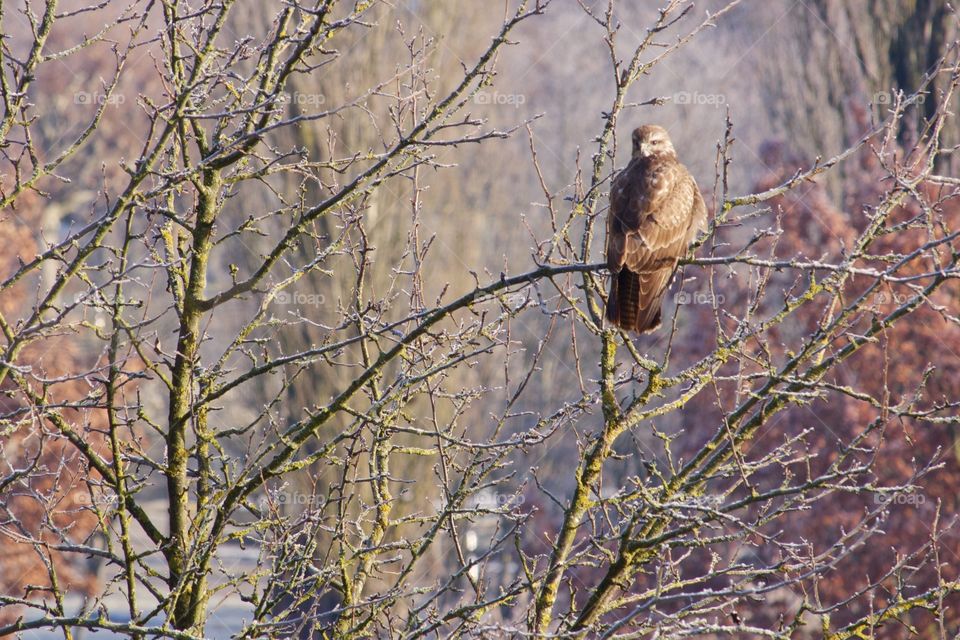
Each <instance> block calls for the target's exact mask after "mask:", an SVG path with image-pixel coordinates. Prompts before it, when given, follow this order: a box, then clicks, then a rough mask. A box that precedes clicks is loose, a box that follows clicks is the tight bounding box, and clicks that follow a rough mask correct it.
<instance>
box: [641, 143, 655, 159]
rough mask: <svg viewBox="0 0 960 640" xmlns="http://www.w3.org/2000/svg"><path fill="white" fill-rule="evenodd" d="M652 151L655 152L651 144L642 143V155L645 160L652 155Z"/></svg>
mask: <svg viewBox="0 0 960 640" xmlns="http://www.w3.org/2000/svg"><path fill="white" fill-rule="evenodd" d="M652 151H653V149H652V148H651V147H650V144H649V143H646V142H641V143H640V155H641V156H643V157H644V158H646V157H647V156H649V155H650V153H651V152H652Z"/></svg>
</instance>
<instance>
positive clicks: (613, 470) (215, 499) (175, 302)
mask: <svg viewBox="0 0 960 640" xmlns="http://www.w3.org/2000/svg"><path fill="white" fill-rule="evenodd" d="M64 4H65V6H61V4H60V3H58V2H57V1H56V0H46V2H45V3H42V4H38V3H37V2H35V1H29V2H27V1H24V2H22V3H14V4H13V5H12V6H11V5H10V4H0V24H2V25H3V31H2V32H3V33H4V34H5V35H4V36H3V39H2V47H0V55H2V61H3V69H2V73H0V96H2V100H3V107H4V109H3V118H2V121H0V141H2V142H0V151H2V154H3V157H2V167H3V169H2V182H0V201H2V204H3V210H4V218H3V221H2V225H3V227H2V228H0V237H2V238H4V241H5V244H6V245H7V246H8V247H9V249H8V251H7V252H6V253H5V254H4V259H3V263H2V272H0V332H2V340H0V348H2V355H0V384H2V390H3V394H4V395H3V402H2V405H0V411H2V415H0V420H2V422H0V450H2V453H3V456H2V463H0V464H2V470H0V549H2V554H3V557H2V559H0V571H2V574H0V587H2V593H0V607H2V613H0V636H5V635H8V634H19V635H22V636H23V637H31V634H32V635H33V637H46V636H44V635H42V634H56V635H58V636H63V637H65V638H72V637H74V636H75V635H76V636H79V635H80V634H81V633H82V632H84V631H93V632H97V633H102V634H106V635H110V634H112V635H114V636H118V637H131V638H147V637H151V638H153V637H157V638H176V639H180V640H188V639H194V638H203V637H238V638H261V637H277V638H281V637H282V638H287V637H299V638H324V637H331V638H333V637H337V638H345V637H357V638H359V637H398V638H416V637H538V638H539V637H604V638H628V637H629V638H639V637H649V638H680V637H772V638H800V637H811V638H812V637H825V638H832V639H836V640H840V639H845V638H857V637H902V634H903V633H908V632H909V633H910V634H912V635H915V636H918V637H928V638H947V637H949V633H950V632H951V630H955V629H956V628H957V627H956V625H957V624H958V623H960V616H958V615H957V613H956V606H957V604H958V598H957V593H958V591H960V581H958V580H960V577H958V573H957V567H958V566H960V561H958V559H957V557H956V555H955V554H957V553H958V549H960V545H958V537H957V532H956V513H955V507H956V504H955V500H956V497H955V496H954V497H953V498H952V500H954V502H953V503H950V502H944V501H943V500H950V499H951V498H949V497H948V496H945V497H944V498H943V500H940V501H938V500H937V499H935V497H936V496H939V495H940V494H939V493H938V492H937V490H936V487H935V486H933V485H934V484H935V483H936V482H946V480H944V478H952V480H951V481H953V482H955V481H956V477H957V476H956V467H957V459H958V457H960V456H957V455H955V453H954V451H953V450H952V448H951V447H950V446H949V442H952V438H953V436H952V434H953V431H952V429H954V428H955V426H956V424H957V423H958V422H960V418H958V407H960V390H958V389H957V386H956V382H955V381H956V379H957V378H956V377H955V376H956V374H957V371H956V369H957V368H960V367H958V363H957V359H956V357H953V358H951V357H950V355H951V354H952V355H953V356H955V355H956V354H954V353H953V351H954V350H960V287H958V282H957V281H958V274H960V271H958V260H960V243H958V234H960V231H958V230H957V228H958V225H960V180H958V179H957V178H956V177H953V176H950V175H943V174H942V173H940V168H942V167H944V166H954V165H951V164H950V162H949V160H950V159H951V158H952V157H953V156H954V155H955V154H956V149H955V148H953V147H950V146H948V145H947V144H945V143H944V142H943V140H944V138H943V133H944V131H945V128H946V127H951V126H954V125H953V121H952V118H953V114H952V113H951V111H950V109H949V106H950V104H951V102H953V103H954V104H955V96H956V92H957V87H958V84H960V55H958V48H957V45H956V44H955V43H950V44H944V46H943V47H942V51H941V50H938V57H937V59H936V60H935V61H933V63H932V66H929V65H928V68H925V69H924V72H923V73H922V74H919V75H916V74H914V75H912V76H910V74H905V76H904V77H907V76H909V77H913V78H915V79H917V82H918V84H917V86H913V87H906V89H909V90H908V91H899V92H892V93H891V94H890V96H891V98H890V100H888V101H887V103H886V104H885V105H884V109H883V111H882V114H881V115H882V117H880V118H872V119H870V118H867V119H865V120H864V123H865V124H864V127H863V128H864V131H863V133H862V135H861V137H860V138H859V139H857V140H855V141H854V142H853V143H852V144H850V145H849V146H847V148H845V149H844V150H842V151H841V152H840V153H839V154H837V155H834V156H833V157H829V158H827V157H819V158H816V159H810V160H804V159H803V158H802V156H800V155H795V154H799V153H800V151H803V149H802V148H801V149H798V150H795V151H794V152H793V153H792V152H791V149H789V148H785V147H783V145H780V146H777V145H771V146H768V147H766V148H765V150H764V163H765V165H766V167H767V169H768V170H769V171H768V173H769V175H766V176H764V178H763V181H761V184H760V185H759V189H757V190H755V192H753V193H747V194H746V195H737V194H736V192H734V190H733V188H732V186H731V185H732V184H734V181H733V178H732V171H733V169H734V167H735V166H736V164H735V163H734V159H735V157H734V151H735V150H736V149H737V147H736V146H735V145H734V124H736V123H735V122H734V121H733V119H732V118H731V117H730V116H729V115H728V116H727V118H726V121H725V126H726V134H725V136H724V137H723V139H721V140H719V141H718V142H717V143H716V145H715V146H714V144H713V143H712V142H709V143H708V142H705V141H704V143H703V144H705V145H708V146H709V147H710V153H711V155H715V167H716V170H715V175H714V176H698V180H699V182H700V184H701V186H702V187H703V192H704V195H705V196H709V194H710V193H711V191H710V188H709V186H708V185H709V184H710V180H709V178H710V177H713V178H714V180H713V185H712V187H713V189H712V198H711V197H708V198H707V199H708V200H712V202H708V208H709V209H710V210H711V212H712V216H711V223H710V230H709V232H708V233H707V234H706V235H705V236H704V237H702V238H700V240H699V242H698V245H697V246H696V247H695V251H694V252H693V253H691V255H690V256H689V257H687V258H686V259H684V260H682V261H681V265H682V267H681V274H680V276H679V277H678V278H677V279H676V282H675V283H674V285H673V287H674V289H673V290H674V295H673V296H672V299H671V296H670V295H668V296H667V299H668V302H667V303H666V304H665V307H664V314H665V315H664V326H663V328H661V329H660V331H659V333H658V334H656V335H654V336H649V337H637V336H634V335H631V334H626V333H623V332H621V331H619V330H617V329H616V328H614V327H611V326H609V325H608V324H606V323H605V322H604V319H603V307H604V297H605V295H606V294H605V292H606V289H607V288H606V283H605V278H606V277H607V274H606V271H605V267H604V263H603V262H602V261H601V254H602V249H603V233H602V228H603V220H604V218H605V215H606V208H607V206H608V191H609V186H610V183H611V180H612V177H613V176H614V175H615V174H616V172H617V170H618V169H620V168H622V166H623V165H624V164H625V163H626V160H627V159H628V156H629V145H627V147H626V149H623V148H621V145H619V144H618V142H620V141H623V140H626V139H627V136H629V132H630V131H631V130H632V129H633V127H634V126H635V125H636V124H639V123H640V122H641V121H652V120H656V118H657V113H658V112H657V109H658V108H660V107H662V106H663V104H664V103H665V102H666V100H665V99H664V98H663V97H659V96H651V95H647V94H645V93H644V91H645V89H644V80H645V78H646V77H648V76H649V75H650V74H651V72H653V71H654V69H655V68H657V67H658V66H660V65H662V64H663V63H664V62H665V61H669V60H670V59H672V58H673V57H674V56H677V55H680V54H681V52H682V51H683V50H684V49H685V48H686V47H688V46H691V45H690V43H692V42H695V41H696V40H697V39H698V38H701V37H704V34H705V33H706V32H708V31H709V30H711V29H714V28H723V25H724V21H725V20H727V19H729V18H730V17H731V15H735V12H736V11H737V5H738V4H739V1H738V0H734V1H732V2H722V3H714V4H712V5H711V7H710V9H711V10H710V11H704V10H703V9H697V8H695V7H694V6H693V3H691V2H689V1H687V0H667V1H666V2H665V4H664V6H663V7H662V8H661V9H659V10H658V11H657V12H655V13H654V14H653V15H652V17H651V21H650V23H649V24H647V25H645V27H644V28H640V27H639V26H637V25H633V28H632V29H626V28H624V26H623V25H624V21H625V20H627V18H626V17H625V16H628V15H630V14H629V9H627V8H624V6H622V5H621V3H618V2H616V1H615V0H608V1H607V2H579V3H578V5H579V6H578V7H573V6H570V7H566V8H565V9H563V10H567V11H570V10H576V11H577V12H578V14H579V16H580V18H581V19H582V23H581V25H585V26H583V27H582V29H581V30H580V32H579V37H580V38H587V39H593V41H595V42H596V43H597V44H598V46H600V47H602V48H603V51H604V52H605V56H606V64H607V67H606V69H605V70H604V73H605V75H604V76H603V78H605V84H604V87H605V89H604V92H603V93H602V95H603V99H604V100H605V101H606V103H607V104H606V107H605V108H604V109H603V112H602V114H585V115H590V116H594V115H597V116H602V117H599V118H598V119H596V120H593V121H592V122H596V123H599V124H598V126H597V127H596V130H595V131H593V132H592V134H593V137H592V138H591V141H590V142H589V144H590V145H592V147H590V148H589V152H586V151H587V148H584V151H585V153H581V154H579V155H577V156H575V157H571V158H563V162H564V163H566V166H567V168H568V169H569V172H570V175H573V179H572V181H570V183H569V184H561V185H560V186H557V185H556V184H554V183H553V179H552V176H553V175H555V172H551V171H548V170H546V169H545V168H544V164H545V161H544V155H545V153H547V151H546V150H545V149H544V147H543V144H542V143H540V142H538V140H537V136H536V131H537V126H538V122H536V118H530V119H525V118H523V117H518V118H515V119H514V121H513V122H512V123H510V124H509V125H508V126H500V125H499V124H496V125H495V124H493V123H492V122H491V121H490V120H488V119H487V118H485V117H484V115H483V114H484V107H488V106H490V105H494V106H496V105H508V106H509V105H512V104H516V103H520V102H522V101H523V100H525V99H526V97H525V96H524V95H523V94H518V93H503V92H500V91H499V90H498V88H497V87H498V85H497V84H496V80H497V78H496V69H497V68H498V65H500V64H501V63H502V59H503V58H505V57H508V56H509V50H510V47H509V46H508V45H510V44H511V43H514V42H516V41H517V40H518V39H520V38H526V37H533V36H532V35H531V34H532V33H534V32H535V29H536V28H537V27H536V25H537V24H538V23H539V22H541V21H543V20H547V19H549V18H550V16H551V15H552V12H555V11H560V10H561V9H559V8H558V7H557V4H558V3H554V2H551V0H509V1H507V2H504V3H502V5H500V4H499V3H498V6H497V7H496V10H494V9H493V8H492V7H487V6H484V7H482V8H477V7H474V8H470V9H467V8H463V7H460V6H458V5H460V4H467V3H450V4H449V5H447V6H444V4H443V3H437V4H436V5H431V6H421V5H426V4H429V3H419V2H410V3H406V5H402V3H394V2H387V1H386V0H351V1H345V0H341V1H339V2H338V1H337V0H311V1H310V2H303V1H300V0H294V1H292V2H276V3H267V5H266V6H268V7H269V9H264V5H263V4H261V3H256V2H244V1H241V0H225V1H223V2H219V3H202V2H189V1H184V0H161V1H159V2H155V1H154V0H143V1H140V0H133V1H131V2H129V3H126V4H124V5H123V6H120V5H117V4H115V3H102V4H90V5H85V4H82V3H64ZM471 4H472V3H471ZM482 4H483V5H486V4H487V3H482ZM622 4H623V5H626V4H628V3H622ZM826 4H827V5H829V4H830V3H826ZM477 6H478V7H479V4H478V5H477ZM825 6H826V5H825ZM467 18H469V19H470V28H471V30H472V31H473V32H476V33H481V32H482V33H481V35H476V33H475V37H474V39H473V40H470V41H469V42H467V41H466V39H464V40H460V39H451V40H448V41H445V40H444V39H443V37H442V36H443V33H440V32H448V33H450V32H452V31H451V30H453V29H457V28H464V27H463V26H462V25H463V20H466V19H467ZM937 20H938V22H939V23H944V24H946V23H947V22H948V21H950V22H949V23H950V24H951V25H955V23H956V16H955V15H954V14H952V13H950V14H949V15H946V14H942V13H939V12H938V13H937ZM411 25H413V26H411ZM431 25H433V26H434V27H435V28H436V29H437V31H436V32H435V31H433V30H432V29H431ZM457 25H461V26H459V27H458V26H457ZM488 28H489V32H487V31H484V30H485V29H488ZM461 33H462V32H461ZM488 36H492V37H488ZM927 62H929V61H925V64H926V63H927ZM65 70H66V71H65ZM587 81H588V80H587V79H584V82H587ZM568 82H572V80H569V81H568ZM64 96H67V98H66V99H64V98H63V97H64ZM707 97H708V98H709V96H707ZM701 98H703V96H701ZM918 104H924V105H925V106H924V110H923V112H922V114H921V115H922V117H920V119H919V122H920V124H919V125H917V133H916V136H914V137H913V138H912V139H910V140H909V141H905V138H904V136H903V135H902V131H903V128H904V119H905V118H906V117H910V118H911V119H916V118H917V117H918V115H917V114H918V110H917V109H916V105H918ZM866 106H867V105H864V107H865V108H866ZM864 113H866V111H864ZM478 114H479V115H478ZM717 117H718V118H719V119H720V120H721V122H722V121H723V111H717ZM738 126H739V125H738ZM509 138H515V139H517V140H519V141H522V142H524V144H525V145H526V147H527V151H528V154H527V155H526V158H525V160H524V163H525V165H526V167H525V170H524V172H521V171H520V170H519V169H517V171H516V172H509V171H508V169H510V167H511V166H512V164H513V163H517V157H516V156H511V157H509V158H506V157H505V158H504V159H503V160H502V161H501V162H500V163H499V164H498V166H495V167H492V168H491V167H490V166H485V165H484V163H483V162H480V161H476V160H473V159H471V153H472V152H473V150H475V149H476V148H477V147H478V145H479V146H480V147H481V148H487V147H489V146H490V145H497V144H499V143H501V142H502V141H504V140H507V139H509ZM585 144H587V143H585ZM493 148H494V152H493V153H496V151H495V150H496V149H497V148H498V147H496V146H494V147H493ZM701 153H703V152H702V151H701ZM850 165H854V166H855V167H856V168H857V171H851V170H849V168H850ZM839 168H845V170H847V174H849V175H858V176H860V178H861V179H862V180H863V183H862V184H863V188H862V189H860V190H859V191H858V192H857V193H856V198H855V199H853V200H850V201H849V202H846V203H844V206H843V207H840V206H837V205H834V204H833V203H832V202H831V200H830V198H829V196H828V195H827V194H826V192H825V191H824V190H823V189H822V187H820V186H819V185H818V184H817V180H818V179H819V178H820V177H821V176H822V175H828V174H831V173H833V172H836V171H838V169H839ZM520 175H529V176H530V177H531V181H530V182H531V184H530V185H527V186H528V187H531V188H533V189H536V190H538V191H539V194H540V195H539V196H537V197H538V199H539V200H540V202H539V203H538V205H539V206H538V207H536V209H535V212H534V213H532V214H528V215H525V216H522V217H521V216H520V215H519V214H518V213H516V212H515V211H512V210H510V209H509V208H507V207H508V205H509V203H511V202H513V201H511V200H509V199H508V198H507V197H506V196H504V195H503V194H504V193H508V192H509V190H510V189H518V188H519V187H517V186H516V185H515V184H512V183H511V181H512V180H516V178H517V176H520ZM485 181H486V182H485ZM432 187H436V189H437V191H439V192H440V193H442V194H443V198H441V199H440V200H439V201H438V200H436V199H431V197H432V193H431V188H432ZM434 193H436V191H435V192H434ZM501 202H503V208H502V209H500V210H498V209H497V207H498V206H499V205H500V203H501ZM851 202H853V203H855V205H856V206H855V207H849V208H846V205H847V204H850V203H851ZM463 236H467V237H466V239H465V240H464V238H463ZM457 237H460V239H461V240H463V245H464V246H467V245H469V246H470V247H471V248H472V249H471V250H472V251H473V252H475V253H472V254H471V253H468V252H463V251H457V250H455V249H451V247H450V245H449V244H448V241H449V242H454V241H455V240H451V238H454V239H455V238H457ZM505 238H506V240H505ZM508 243H513V244H511V245H510V246H507V244H508ZM518 247H519V250H518ZM508 254H509V255H510V258H509V259H508V258H507V257H506V256H507V255H508ZM501 256H503V257H502V258H501ZM518 262H519V264H518ZM500 264H502V267H500V266H494V265H500ZM671 302H672V303H675V304H671ZM921 329H926V333H924V334H923V335H922V336H921V335H920V334H921V333H922V331H921ZM921 337H922V338H923V339H922V340H921ZM918 345H926V346H925V347H923V348H922V349H920V348H919V347H918ZM931 345H932V346H931ZM938 345H939V346H938ZM935 352H937V353H935ZM931 434H951V435H950V438H951V440H949V441H948V440H946V439H944V441H943V442H945V443H948V444H947V445H946V446H940V445H941V443H940V441H939V440H936V439H935V437H934V435H931ZM944 438H945V436H944ZM931 443H933V444H931ZM894 445H896V446H894ZM897 447H899V448H897ZM950 473H953V474H954V475H949V474H950ZM907 508H910V510H909V511H908V510H907ZM828 514H829V517H827V515H828ZM903 519H912V521H914V525H915V526H911V527H910V528H909V531H910V532H911V534H910V536H901V537H898V538H896V542H895V543H892V544H893V545H894V547H893V553H891V554H889V555H887V556H883V558H884V559H883V561H882V562H879V563H877V562H874V563H873V564H871V565H869V567H867V566H866V565H863V564H860V563H861V559H862V557H863V554H864V553H865V550H870V551H871V552H872V553H874V554H878V553H879V552H877V551H876V549H877V548H878V547H879V546H880V544H881V543H885V542H886V541H887V538H885V536H886V535H888V532H889V531H891V530H893V529H896V530H897V531H899V530H900V529H901V528H900V525H901V524H902V522H903ZM904 530H905V531H906V530H907V529H904ZM918 532H919V533H918ZM887 546H889V545H887ZM838 585H839V586H838ZM225 612H229V613H225ZM905 630H906V631H905Z"/></svg>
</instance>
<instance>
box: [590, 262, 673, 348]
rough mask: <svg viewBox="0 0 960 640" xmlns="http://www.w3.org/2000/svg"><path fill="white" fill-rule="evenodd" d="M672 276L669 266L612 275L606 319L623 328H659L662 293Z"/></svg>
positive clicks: (671, 268) (627, 270) (650, 329)
mask: <svg viewBox="0 0 960 640" xmlns="http://www.w3.org/2000/svg"><path fill="white" fill-rule="evenodd" d="M672 275H673V267H672V266H671V267H669V268H662V269H656V270H653V271H645V272H642V273H636V272H634V271H630V270H629V269H626V268H623V269H621V270H620V272H619V273H617V274H616V275H615V276H614V277H613V278H611V282H610V295H609V297H608V298H607V314H606V315H607V320H609V321H610V322H611V323H612V324H614V325H616V326H618V327H620V328H621V329H624V330H625V331H636V332H637V333H649V332H651V331H655V330H657V329H659V328H660V321H661V307H662V305H663V296H664V294H665V293H666V291H667V286H668V285H669V284H670V277H671V276H672Z"/></svg>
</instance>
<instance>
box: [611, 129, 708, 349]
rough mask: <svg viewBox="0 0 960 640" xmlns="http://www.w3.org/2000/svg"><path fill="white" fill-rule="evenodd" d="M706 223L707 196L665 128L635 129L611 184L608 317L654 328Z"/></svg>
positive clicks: (626, 325) (627, 325)
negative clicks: (628, 152) (680, 265)
mask: <svg viewBox="0 0 960 640" xmlns="http://www.w3.org/2000/svg"><path fill="white" fill-rule="evenodd" d="M706 229H707V207H706V205H705V204H704V202H703V196H702V195H700V189H698V188H697V183H696V181H695V180H694V179H693V176H691V175H690V172H689V171H687V168H686V167H685V166H683V165H682V164H680V163H679V162H678V161H677V154H676V152H675V151H674V149H673V144H672V143H671V142H670V137H669V136H668V135H667V132H666V130H664V129H663V128H662V127H658V126H656V125H649V124H648V125H644V126H642V127H640V128H638V129H636V130H634V132H633V157H632V158H631V160H630V164H628V165H627V167H626V169H624V170H623V171H621V172H620V174H619V175H618V176H617V177H616V178H615V179H614V180H613V185H612V187H611V190H610V213H609V214H608V217H607V267H608V268H609V269H610V275H611V281H610V296H609V297H608V298H607V319H608V320H609V321H610V322H612V323H613V324H615V325H617V326H618V327H620V328H622V329H625V330H628V331H636V332H638V333H645V332H648V331H654V330H655V329H657V328H658V327H659V326H660V307H661V304H662V301H663V294H664V293H665V292H666V290H667V287H668V286H669V285H670V279H671V278H672V277H673V272H674V271H675V270H676V268H677V261H678V260H679V259H680V258H682V257H683V256H684V254H686V252H687V251H688V249H689V248H690V243H691V242H693V240H694V239H695V238H696V236H697V232H698V231H706Z"/></svg>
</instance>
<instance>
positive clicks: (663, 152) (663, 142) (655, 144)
mask: <svg viewBox="0 0 960 640" xmlns="http://www.w3.org/2000/svg"><path fill="white" fill-rule="evenodd" d="M670 155H676V151H674V149H673V143H672V142H670V136H669V135H667V130H666V129H664V128H663V127H659V126H657V125H655V124H645V125H643V126H642V127H637V128H636V129H634V130H633V157H634V158H652V157H654V156H670Z"/></svg>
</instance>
